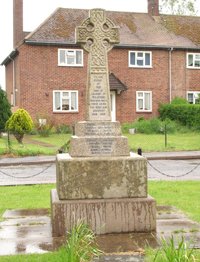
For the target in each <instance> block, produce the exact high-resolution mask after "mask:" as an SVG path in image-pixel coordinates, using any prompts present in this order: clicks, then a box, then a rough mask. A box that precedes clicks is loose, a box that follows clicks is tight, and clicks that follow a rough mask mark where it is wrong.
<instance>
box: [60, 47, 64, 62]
mask: <svg viewBox="0 0 200 262" xmlns="http://www.w3.org/2000/svg"><path fill="white" fill-rule="evenodd" d="M59 59H60V64H65V50H59Z"/></svg>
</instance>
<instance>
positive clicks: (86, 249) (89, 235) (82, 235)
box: [64, 222, 102, 262]
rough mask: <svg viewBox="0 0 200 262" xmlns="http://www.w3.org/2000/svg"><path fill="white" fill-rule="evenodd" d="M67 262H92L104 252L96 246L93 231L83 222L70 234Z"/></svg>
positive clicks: (66, 248)
mask: <svg viewBox="0 0 200 262" xmlns="http://www.w3.org/2000/svg"><path fill="white" fill-rule="evenodd" d="M64 250H65V251H66V257H65V259H66V261H73V262H80V261H82V262H92V261H93V259H94V258H95V257H99V255H101V254H102V252H101V251H100V250H99V249H98V248H97V246H96V244H95V235H94V233H93V231H92V230H91V229H90V228H89V227H88V225H86V224H85V223H83V222H78V223H77V225H75V226H74V227H73V228H72V231H71V232H70V233H69V237H68V241H67V245H66V247H64Z"/></svg>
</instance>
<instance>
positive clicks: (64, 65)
mask: <svg viewBox="0 0 200 262" xmlns="http://www.w3.org/2000/svg"><path fill="white" fill-rule="evenodd" d="M58 66H61V67H83V65H66V64H63V65H62V64H60V65H58Z"/></svg>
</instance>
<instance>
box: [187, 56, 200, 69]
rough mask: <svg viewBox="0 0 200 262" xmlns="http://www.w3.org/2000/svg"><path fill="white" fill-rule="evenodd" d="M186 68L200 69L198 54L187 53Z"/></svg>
mask: <svg viewBox="0 0 200 262" xmlns="http://www.w3.org/2000/svg"><path fill="white" fill-rule="evenodd" d="M186 60H187V68H195V69H200V53H187V59H186Z"/></svg>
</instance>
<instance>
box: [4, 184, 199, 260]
mask: <svg viewBox="0 0 200 262" xmlns="http://www.w3.org/2000/svg"><path fill="white" fill-rule="evenodd" d="M52 188H55V185H54V184H51V185H34V186H10V187H8V186H5V187H1V190H0V207H1V208H0V218H1V216H2V214H3V212H4V211H5V210H6V209H20V208H21V209H32V208H50V190H51V189H52ZM199 188H200V181H176V182H171V181H150V182H149V194H150V195H151V196H153V197H154V198H155V199H156V201H157V205H173V206H176V207H177V208H178V209H180V210H182V211H183V212H185V213H186V214H187V215H188V216H189V217H190V218H192V219H194V220H196V221H198V222H200V213H199V210H200V201H199V199H200V191H199ZM8 196H9V197H8ZM151 252H152V254H151V255H152V256H153V254H154V253H153V252H154V251H151ZM195 252H196V256H197V258H200V251H195ZM155 253H156V251H155ZM0 261H1V262H10V261H19V262H24V261H33V262H34V261H37V262H43V261H45V262H46V261H50V262H51V261H58V262H59V261H67V260H66V257H65V255H64V253H63V251H62V250H59V251H57V252H53V253H48V254H42V255H41V254H40V255H39V254H34V255H17V256H2V257H0ZM149 261H151V260H149ZM152 261H153V260H152Z"/></svg>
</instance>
